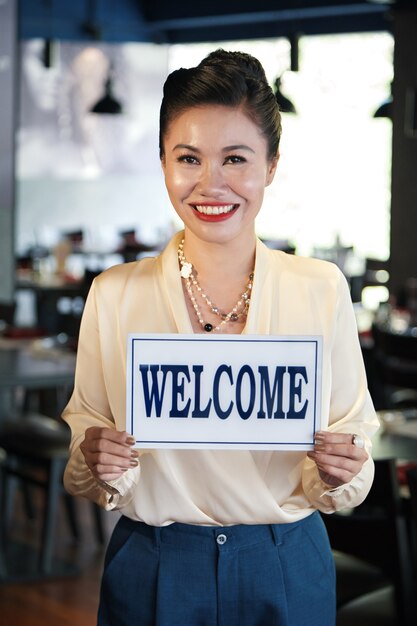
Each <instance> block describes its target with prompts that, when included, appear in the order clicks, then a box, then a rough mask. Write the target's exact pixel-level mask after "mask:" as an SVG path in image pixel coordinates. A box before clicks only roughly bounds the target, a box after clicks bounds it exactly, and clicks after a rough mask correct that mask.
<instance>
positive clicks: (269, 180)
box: [265, 152, 280, 187]
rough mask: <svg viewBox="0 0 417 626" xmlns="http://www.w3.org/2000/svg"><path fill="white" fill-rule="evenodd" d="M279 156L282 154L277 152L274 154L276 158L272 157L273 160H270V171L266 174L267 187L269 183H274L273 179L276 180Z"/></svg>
mask: <svg viewBox="0 0 417 626" xmlns="http://www.w3.org/2000/svg"><path fill="white" fill-rule="evenodd" d="M279 156H280V155H279V152H277V155H276V156H274V158H273V159H271V161H270V162H269V166H268V172H267V175H266V182H265V187H268V185H270V184H271V183H272V181H273V180H274V176H275V172H276V171H277V166H278V161H279Z"/></svg>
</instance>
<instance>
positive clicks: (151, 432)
mask: <svg viewBox="0 0 417 626" xmlns="http://www.w3.org/2000/svg"><path fill="white" fill-rule="evenodd" d="M321 370H322V338H321V337H318V336H314V337H309V336H299V335H294V336H268V335H259V336H258V335H215V336H207V335H176V334H172V335H171V334H161V335H139V334H131V335H129V338H128V356H127V412H126V430H127V432H129V433H130V434H131V435H133V437H134V438H135V440H136V447H139V448H214V449H216V448H217V449H219V448H228V449H253V450H262V449H264V450H265V449H267V450H268V449H269V450H271V449H273V450H308V449H311V448H312V447H313V439H314V433H315V431H316V430H320V427H321V406H320V404H321Z"/></svg>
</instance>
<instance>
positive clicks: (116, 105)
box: [90, 71, 123, 115]
mask: <svg viewBox="0 0 417 626" xmlns="http://www.w3.org/2000/svg"><path fill="white" fill-rule="evenodd" d="M90 111H91V113H100V114H105V115H118V114H120V113H123V107H122V105H121V104H120V102H119V101H118V100H117V99H116V98H115V97H114V95H113V80H112V77H111V71H110V72H109V73H108V75H107V78H106V83H105V87H104V95H103V97H102V98H100V100H98V101H97V102H96V104H95V105H94V106H93V107H92V108H91V109H90Z"/></svg>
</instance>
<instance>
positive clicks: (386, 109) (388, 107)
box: [373, 83, 393, 120]
mask: <svg viewBox="0 0 417 626" xmlns="http://www.w3.org/2000/svg"><path fill="white" fill-rule="evenodd" d="M373 116H374V117H388V118H389V119H391V120H392V117H393V97H392V83H391V94H390V95H389V96H388V98H387V99H386V100H384V102H382V103H381V104H380V105H379V107H378V108H377V110H376V111H375V113H374V115H373Z"/></svg>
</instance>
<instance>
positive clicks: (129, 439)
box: [126, 435, 136, 445]
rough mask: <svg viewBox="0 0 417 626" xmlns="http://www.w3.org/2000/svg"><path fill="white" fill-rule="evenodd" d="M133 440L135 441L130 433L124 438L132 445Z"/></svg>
mask: <svg viewBox="0 0 417 626" xmlns="http://www.w3.org/2000/svg"><path fill="white" fill-rule="evenodd" d="M135 442H136V439H135V438H134V437H132V436H131V435H130V436H129V437H127V439H126V443H128V444H129V445H132V444H133V443H135Z"/></svg>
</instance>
